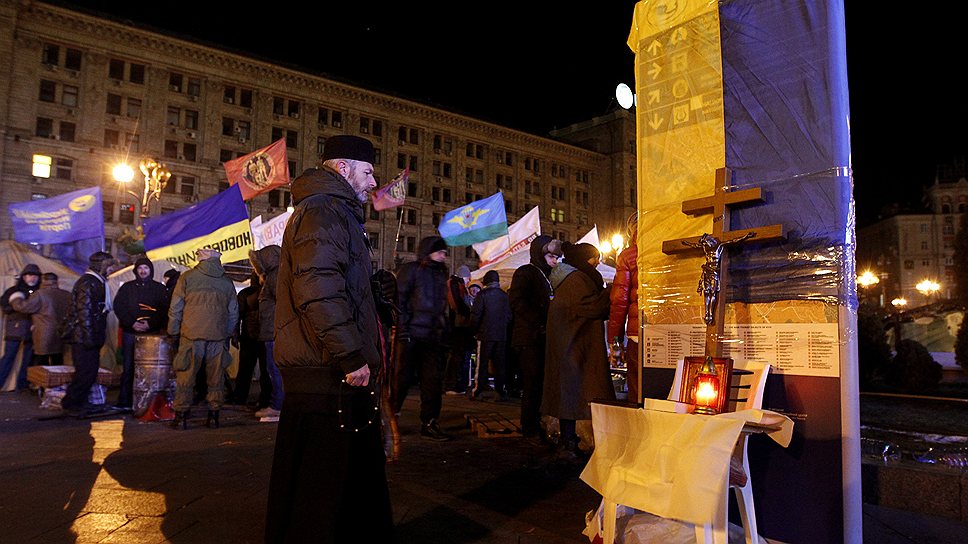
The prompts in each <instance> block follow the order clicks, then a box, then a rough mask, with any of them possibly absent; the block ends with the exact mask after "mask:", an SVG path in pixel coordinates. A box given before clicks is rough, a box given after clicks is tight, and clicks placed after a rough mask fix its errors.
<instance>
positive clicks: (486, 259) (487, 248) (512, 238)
mask: <svg viewBox="0 0 968 544" xmlns="http://www.w3.org/2000/svg"><path fill="white" fill-rule="evenodd" d="M540 234H541V215H540V212H539V211H538V206H535V207H534V208H531V210H530V211H528V213H526V214H524V216H523V217H521V219H518V220H517V221H515V222H514V223H511V224H510V225H508V235H507V236H498V237H497V238H495V239H493V240H488V241H486V242H479V243H476V244H474V251H476V252H477V257H478V259H480V266H481V268H483V267H485V266H487V265H489V264H491V263H496V262H498V261H503V260H504V259H506V258H508V257H509V256H511V255H514V254H515V253H518V252H520V251H523V252H525V253H527V252H528V251H530V249H529V248H530V247H531V240H534V239H535V238H537V237H538V236H539V235H540ZM525 262H527V261H525Z"/></svg>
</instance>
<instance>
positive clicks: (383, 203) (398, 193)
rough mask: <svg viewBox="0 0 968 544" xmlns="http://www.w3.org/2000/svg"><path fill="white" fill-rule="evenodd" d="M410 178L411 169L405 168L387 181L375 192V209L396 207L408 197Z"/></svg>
mask: <svg viewBox="0 0 968 544" xmlns="http://www.w3.org/2000/svg"><path fill="white" fill-rule="evenodd" d="M409 178H410V169H409V168H404V169H403V171H402V172H400V173H399V174H397V177H395V178H393V181H391V182H390V183H387V184H386V185H384V186H383V187H380V188H379V189H377V190H376V191H374V192H373V209H374V210H386V209H388V208H395V207H397V206H399V205H401V204H403V201H404V200H406V198H407V179H409Z"/></svg>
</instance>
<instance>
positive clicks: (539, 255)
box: [508, 235, 561, 439]
mask: <svg viewBox="0 0 968 544" xmlns="http://www.w3.org/2000/svg"><path fill="white" fill-rule="evenodd" d="M530 252H531V261H530V262H528V263H527V264H525V265H522V266H520V267H518V269H517V270H515V271H514V275H513V276H512V277H511V288H510V290H509V291H508V296H509V298H510V302H511V313H512V315H513V325H512V329H511V347H512V348H513V349H514V355H515V357H516V358H517V360H518V365H519V366H520V368H521V434H523V435H524V436H525V437H526V438H529V439H538V438H540V437H541V393H542V388H543V387H544V369H545V326H546V324H547V321H548V305H549V304H550V303H551V299H552V298H554V290H553V289H552V288H551V282H550V281H549V280H548V276H549V275H551V271H552V270H553V269H554V268H555V267H556V266H558V259H559V257H561V242H559V241H558V240H555V239H553V238H552V237H551V236H547V235H541V236H538V237H537V238H535V239H534V240H533V241H532V242H531V249H530Z"/></svg>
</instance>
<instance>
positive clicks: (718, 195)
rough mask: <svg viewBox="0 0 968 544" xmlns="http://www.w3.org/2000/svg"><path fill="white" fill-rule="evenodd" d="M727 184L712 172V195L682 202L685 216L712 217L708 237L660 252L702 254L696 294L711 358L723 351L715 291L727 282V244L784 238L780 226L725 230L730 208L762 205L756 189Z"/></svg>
mask: <svg viewBox="0 0 968 544" xmlns="http://www.w3.org/2000/svg"><path fill="white" fill-rule="evenodd" d="M731 182H732V174H731V172H730V171H729V169H728V168H720V169H718V170H716V187H715V190H714V191H713V195H712V196H707V197H702V198H696V199H693V200H686V201H685V202H683V203H682V212H683V213H685V214H688V215H693V216H697V215H707V214H710V213H711V214H712V215H713V229H712V230H713V232H712V234H703V235H702V236H693V237H690V238H677V239H675V240H666V241H664V242H662V252H663V253H665V254H667V255H672V254H676V253H685V252H694V251H696V250H700V251H702V252H703V253H704V254H705V257H706V261H705V262H704V263H703V265H702V274H701V276H700V280H699V288H698V290H697V291H698V292H699V293H700V294H702V295H703V299H704V307H705V314H704V321H705V323H706V355H708V356H713V357H721V356H722V351H723V350H722V345H721V343H720V342H719V339H720V338H722V336H723V317H724V316H725V314H726V305H725V304H722V303H721V301H720V300H719V290H720V288H721V287H722V286H724V285H728V283H729V281H728V276H729V266H728V260H729V254H728V252H726V251H724V249H725V248H726V246H730V245H740V244H746V243H750V242H766V241H770V240H782V239H784V235H783V225H768V226H764V227H757V228H755V229H742V230H734V231H731V230H727V229H728V228H729V211H730V206H734V205H738V204H748V203H761V202H763V193H762V190H761V189H760V188H759V187H755V188H751V189H743V190H740V191H729V187H730V183H731Z"/></svg>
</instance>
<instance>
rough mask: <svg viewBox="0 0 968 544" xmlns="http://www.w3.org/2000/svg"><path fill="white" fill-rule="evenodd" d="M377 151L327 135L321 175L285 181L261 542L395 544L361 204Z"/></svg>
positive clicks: (349, 139)
mask: <svg viewBox="0 0 968 544" xmlns="http://www.w3.org/2000/svg"><path fill="white" fill-rule="evenodd" d="M374 155H375V154H374V150H373V145H372V144H371V143H370V142H369V141H368V140H366V139H364V138H360V137H358V136H334V137H332V138H329V139H328V140H326V147H325V149H324V152H323V156H322V161H323V167H322V168H313V169H310V170H307V171H306V172H304V173H303V174H302V175H300V176H299V177H298V178H296V179H295V180H294V181H293V182H292V196H293V201H294V203H295V205H296V206H295V211H294V212H293V214H292V217H291V218H290V219H289V223H288V224H287V226H286V233H285V235H284V236H283V241H282V254H281V255H280V262H279V272H278V274H279V275H278V278H277V280H276V312H275V324H274V326H275V345H274V350H273V352H274V354H275V358H276V364H277V365H278V367H279V372H280V373H281V374H282V382H283V384H284V387H285V399H284V400H283V405H282V413H281V415H280V416H279V430H278V432H277V434H276V448H275V453H274V456H273V461H272V476H271V478H270V481H269V507H268V510H267V514H266V540H265V541H266V542H267V543H281V542H316V543H342V542H359V541H361V540H366V541H368V542H391V541H392V540H393V516H392V513H391V511H390V493H389V489H388V488H387V480H386V466H385V465H386V455H385V453H384V450H383V443H382V440H381V435H380V418H379V412H378V399H379V398H380V396H379V392H378V391H376V389H375V384H376V378H377V374H378V373H379V371H380V368H381V364H382V358H381V352H380V346H379V329H378V327H379V325H378V323H377V313H376V308H375V303H374V297H373V292H372V289H371V285H370V276H371V275H372V272H371V265H370V244H369V241H368V240H367V238H366V231H365V230H364V229H363V225H364V223H365V219H364V215H363V202H366V199H367V195H368V193H369V192H370V191H371V190H373V189H374V188H375V187H376V180H375V179H373V161H374Z"/></svg>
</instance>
